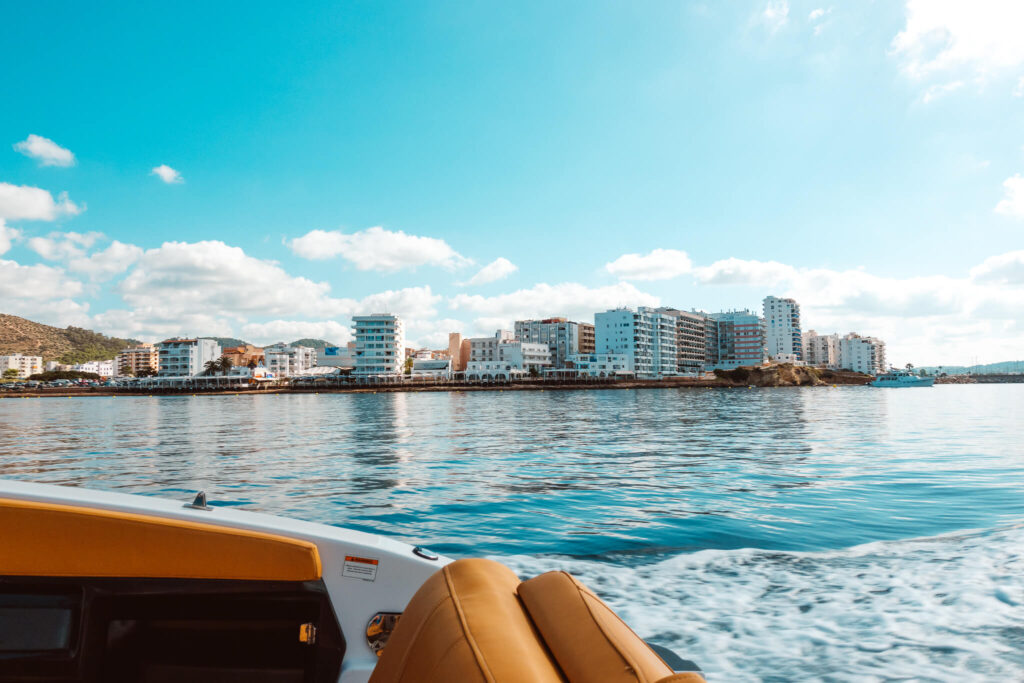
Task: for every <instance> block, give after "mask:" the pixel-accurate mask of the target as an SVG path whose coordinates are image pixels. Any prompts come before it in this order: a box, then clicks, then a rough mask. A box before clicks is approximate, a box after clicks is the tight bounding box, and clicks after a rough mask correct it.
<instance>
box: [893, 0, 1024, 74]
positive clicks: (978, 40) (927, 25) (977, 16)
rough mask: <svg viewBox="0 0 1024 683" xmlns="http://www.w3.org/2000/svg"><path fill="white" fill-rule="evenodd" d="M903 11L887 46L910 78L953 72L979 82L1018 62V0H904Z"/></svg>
mask: <svg viewBox="0 0 1024 683" xmlns="http://www.w3.org/2000/svg"><path fill="white" fill-rule="evenodd" d="M906 15H907V19H906V26H905V27H904V29H903V30H902V31H900V32H899V34H897V35H896V37H895V38H894V39H893V42H892V49H893V52H894V53H895V54H896V55H897V56H899V57H900V58H901V59H902V61H903V70H904V72H905V73H906V74H907V75H908V76H910V77H911V78H915V79H922V78H927V77H933V76H939V77H944V75H946V74H949V73H953V74H959V75H961V77H974V78H977V79H979V80H985V79H987V78H989V77H992V76H994V75H996V74H997V73H998V72H1001V71H1004V70H1009V69H1013V68H1014V67H1017V66H1019V65H1021V64H1024V40H1021V35H1020V28H1021V26H1024V3H1021V2H1015V1H1013V0H1010V1H1009V2H1007V1H1006V0H974V1H973V2H963V1H962V0H907V5H906Z"/></svg>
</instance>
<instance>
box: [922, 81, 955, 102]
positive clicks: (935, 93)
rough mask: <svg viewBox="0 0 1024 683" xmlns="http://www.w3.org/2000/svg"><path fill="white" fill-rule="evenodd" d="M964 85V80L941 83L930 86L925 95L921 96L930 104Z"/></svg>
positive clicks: (923, 100)
mask: <svg viewBox="0 0 1024 683" xmlns="http://www.w3.org/2000/svg"><path fill="white" fill-rule="evenodd" d="M962 87H964V82H963V81H952V82H950V83H939V84H936V85H931V86H928V89H927V90H925V91H924V95H922V96H921V101H922V102H924V103H925V104H928V103H929V102H932V101H934V100H937V99H939V98H940V97H942V96H944V95H948V94H950V93H951V92H956V91H957V90H959V89H960V88H962Z"/></svg>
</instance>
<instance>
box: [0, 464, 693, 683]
mask: <svg viewBox="0 0 1024 683" xmlns="http://www.w3.org/2000/svg"><path fill="white" fill-rule="evenodd" d="M698 671H699V669H697V667H696V666H695V665H694V664H692V662H687V661H685V660H682V659H680V658H678V657H676V656H675V655H674V654H673V653H672V652H671V651H668V650H666V649H664V648H660V647H657V646H653V645H648V644H647V643H645V642H644V641H643V640H641V639H640V638H639V637H638V636H637V635H636V634H635V633H634V632H633V631H632V630H630V628H629V627H628V626H627V625H626V624H625V623H624V622H622V620H621V619H619V618H618V617H617V616H616V615H615V613H614V612H613V611H612V610H611V609H610V608H609V607H608V606H607V605H605V604H604V603H603V602H602V601H601V600H600V599H599V598H598V597H597V596H596V595H594V593H592V592H591V591H590V590H589V589H587V588H586V587H585V586H583V585H582V584H581V583H579V582H578V581H577V580H576V579H574V578H573V577H571V576H570V575H568V574H566V573H564V572H548V573H546V574H541V575H540V576H537V577H534V578H531V579H528V580H525V581H521V580H520V578H519V577H517V576H516V575H515V574H514V573H513V572H512V571H511V570H510V569H508V568H507V567H505V566H503V565H501V564H499V563H497V562H494V561H491V560H485V559H461V560H456V561H452V560H450V559H448V558H445V557H440V556H438V555H436V554H434V553H432V552H430V551H428V550H425V549H423V548H419V547H413V546H409V545H406V544H404V543H399V542H397V541H394V540H390V539H387V538H384V537H382V536H376V535H372V534H366V533H362V532H359V531H353V530H349V529H343V528H339V527H333V526H327V525H323V524H313V523H308V522H300V521H295V520H289V519H283V518H280V517H274V516H271V515H264V514H258V513H254V512H245V511H240V510H236V509H231V508H228V507H216V506H212V507H211V506H210V505H207V501H206V498H205V496H204V495H203V494H199V495H197V496H196V497H195V499H194V500H191V501H190V502H188V503H187V504H183V501H172V500H164V499H159V498H150V497H146V496H134V495H125V494H118V493H107V492H98V491H90V490H86V489H79V488H65V487H59V486H48V485H41V484H32V483H26V482H19V481H9V480H0V681H34V682H36V683H39V682H44V681H50V682H55V681H62V682H68V681H102V682H114V683H122V682H123V683H128V682H131V683H137V682H139V683H172V682H177V681H189V682H194V681H210V682H211V683H236V682H237V683H241V682H243V681H244V682H245V683H299V682H304V683H313V682H327V681H331V682H333V681H339V682H342V683H356V682H359V683H362V682H364V681H371V682H372V683H412V682H419V681H424V682H435V681H436V682H437V683H441V682H442V681H443V682H462V681H466V682H469V683H476V682H479V683H484V682H485V681H487V682H491V683H504V682H507V681H517V682H518V681H524V682H525V681H529V682H532V683H547V682H551V683H555V682H566V681H568V682H570V683H576V682H580V683H582V682H588V681H614V682H621V683H669V682H670V681H671V682H672V683H697V682H703V681H704V678H703V677H702V676H701V674H700V673H698Z"/></svg>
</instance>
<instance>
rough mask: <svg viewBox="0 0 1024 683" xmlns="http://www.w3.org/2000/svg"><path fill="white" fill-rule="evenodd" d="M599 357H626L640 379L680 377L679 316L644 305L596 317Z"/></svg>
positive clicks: (616, 310) (595, 326)
mask: <svg viewBox="0 0 1024 683" xmlns="http://www.w3.org/2000/svg"><path fill="white" fill-rule="evenodd" d="M594 329H595V335H596V338H597V344H596V346H597V349H596V352H597V353H598V354H616V355H621V356H625V357H626V358H627V359H628V362H629V363H630V364H632V366H633V370H634V371H635V372H636V376H637V377H638V378H641V379H656V378H660V377H671V376H674V375H677V374H679V370H678V358H677V353H676V348H677V347H676V338H677V331H676V319H675V316H673V315H670V314H668V313H663V312H660V311H658V310H656V309H654V308H648V307H646V306H641V307H640V308H638V309H637V310H635V311H633V310H631V309H628V308H617V309H614V310H611V311H605V312H604V313H598V314H596V315H595V316H594Z"/></svg>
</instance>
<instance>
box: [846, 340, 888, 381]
mask: <svg viewBox="0 0 1024 683" xmlns="http://www.w3.org/2000/svg"><path fill="white" fill-rule="evenodd" d="M839 367H840V368H842V369H843V370H853V371H854V372H863V373H865V374H868V375H878V374H881V373H883V372H885V370H886V366H885V342H883V341H882V340H881V339H877V338H875V337H862V336H860V335H859V334H857V333H855V332H851V333H850V334H848V335H846V336H845V337H843V338H842V339H840V340H839Z"/></svg>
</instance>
